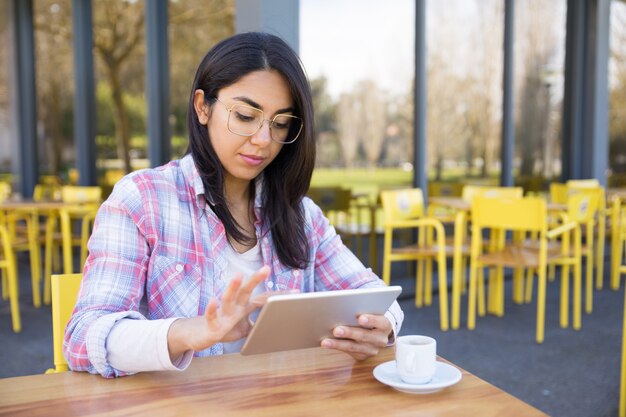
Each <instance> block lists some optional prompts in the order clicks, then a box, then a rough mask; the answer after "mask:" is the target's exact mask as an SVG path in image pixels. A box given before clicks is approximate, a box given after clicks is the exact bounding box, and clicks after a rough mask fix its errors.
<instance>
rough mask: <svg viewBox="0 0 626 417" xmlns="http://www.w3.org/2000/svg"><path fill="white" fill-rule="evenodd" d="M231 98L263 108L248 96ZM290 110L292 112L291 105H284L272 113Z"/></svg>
mask: <svg viewBox="0 0 626 417" xmlns="http://www.w3.org/2000/svg"><path fill="white" fill-rule="evenodd" d="M233 100H239V101H243V102H244V103H246V104H247V105H249V106H252V107H256V108H257V109H259V110H263V106H261V105H260V104H259V103H257V102H256V101H254V100H252V99H251V98H249V97H246V96H238V97H233ZM290 112H291V113H293V107H285V108H284V109H279V110H278V111H276V113H274V114H282V113H290Z"/></svg>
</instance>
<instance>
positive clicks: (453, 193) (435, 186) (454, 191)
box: [428, 181, 464, 197]
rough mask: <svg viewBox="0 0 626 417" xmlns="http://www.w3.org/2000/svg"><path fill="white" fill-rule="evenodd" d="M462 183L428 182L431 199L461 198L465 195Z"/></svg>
mask: <svg viewBox="0 0 626 417" xmlns="http://www.w3.org/2000/svg"><path fill="white" fill-rule="evenodd" d="M463 186H464V184H463V183H462V182H437V181H429V182H428V196H429V197H461V195H462V194H463Z"/></svg>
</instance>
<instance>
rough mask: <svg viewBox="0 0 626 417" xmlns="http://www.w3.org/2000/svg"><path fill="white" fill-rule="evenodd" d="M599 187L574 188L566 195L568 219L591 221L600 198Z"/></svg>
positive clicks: (580, 221)
mask: <svg viewBox="0 0 626 417" xmlns="http://www.w3.org/2000/svg"><path fill="white" fill-rule="evenodd" d="M602 194H603V193H602V189H601V188H586V189H579V190H576V192H574V193H570V194H569V195H568V197H567V215H568V217H569V218H570V220H573V221H575V222H578V223H587V222H589V221H591V220H592V219H593V218H594V217H595V215H596V213H597V212H598V209H599V208H600V201H601V199H602Z"/></svg>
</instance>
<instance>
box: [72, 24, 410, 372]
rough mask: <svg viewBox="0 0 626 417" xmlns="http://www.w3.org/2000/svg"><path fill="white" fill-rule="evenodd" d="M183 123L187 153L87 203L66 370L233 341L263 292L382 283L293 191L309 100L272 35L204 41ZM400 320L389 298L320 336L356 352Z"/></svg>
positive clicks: (162, 366)
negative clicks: (84, 253)
mask: <svg viewBox="0 0 626 417" xmlns="http://www.w3.org/2000/svg"><path fill="white" fill-rule="evenodd" d="M187 124H188V128H189V132H190V133H189V135H190V143H189V148H188V151H187V155H186V156H185V157H183V158H182V159H181V160H178V161H172V162H170V163H169V164H167V165H165V166H162V167H159V168H156V169H149V170H143V171H138V172H134V173H132V174H130V175H128V176H126V177H125V178H123V179H122V180H121V181H120V182H118V184H116V186H115V189H114V190H113V193H112V194H111V196H110V197H109V199H108V200H107V201H106V202H105V203H104V204H103V205H102V207H101V209H100V211H99V213H98V216H97V219H96V223H95V227H94V231H93V234H92V237H91V239H90V241H89V252H90V254H89V258H88V259H87V262H86V264H85V269H84V278H83V283H82V287H81V290H80V293H79V296H78V301H77V304H76V308H75V310H74V313H73V315H72V318H71V320H70V322H69V324H68V326H67V328H66V332H65V343H64V351H65V356H66V358H67V360H68V363H69V365H70V368H71V369H73V370H81V371H89V372H92V373H100V374H101V375H103V376H105V377H113V376H121V375H125V374H129V373H135V372H141V371H148V370H166V369H185V368H186V367H187V366H188V365H189V363H190V361H191V358H192V356H193V355H194V354H195V355H196V356H207V355H218V354H222V353H228V352H237V351H239V349H240V347H241V344H242V341H243V340H244V338H245V336H246V335H247V334H248V332H249V330H250V325H249V324H248V315H249V314H250V313H251V312H252V311H253V310H254V309H255V308H257V307H258V305H261V304H262V303H263V296H264V295H265V294H267V292H271V291H303V292H308V291H325V290H337V289H345V288H361V287H371V286H381V285H384V284H383V283H382V281H381V280H380V279H378V278H377V277H376V276H375V275H374V274H372V272H371V271H370V270H369V269H366V268H365V267H364V266H363V265H362V264H361V262H359V261H358V259H357V258H356V257H355V256H354V255H353V254H352V253H351V252H350V251H349V250H348V249H347V248H346V247H345V246H344V245H343V244H342V243H341V239H340V238H339V237H338V236H337V235H336V233H335V231H334V229H333V228H332V227H331V226H330V225H329V223H328V220H327V219H326V218H325V217H324V216H323V214H322V212H321V210H320V209H319V208H318V207H317V206H316V205H315V204H314V203H313V202H312V201H311V200H310V199H308V198H304V195H305V193H306V191H307V190H308V187H309V183H310V180H311V174H312V171H313V166H314V161H315V143H314V137H313V106H312V99H311V92H310V89H309V85H308V82H307V79H306V76H305V74H304V71H303V69H302V67H301V65H300V62H299V60H298V58H297V56H296V54H295V53H294V52H293V50H291V49H290V48H289V46H287V44H286V43H285V42H283V41H282V40H281V39H279V38H277V37H276V36H273V35H269V34H263V33H246V34H240V35H236V36H233V37H231V38H229V39H226V40H224V41H222V42H220V43H219V44H218V45H216V46H215V47H214V48H212V49H211V50H210V51H209V52H208V53H207V55H206V56H205V57H204V59H203V60H202V62H201V63H200V66H199V68H198V70H197V73H196V77H195V80H194V83H193V88H192V92H191V97H190V100H189V110H188V117H187ZM244 277H246V279H247V280H244ZM248 277H249V278H248ZM402 319H403V314H402V311H401V310H400V308H399V306H398V305H397V303H394V305H393V306H392V307H391V309H390V311H388V312H387V313H386V314H385V315H384V316H382V315H381V316H377V315H362V316H361V317H360V318H359V325H360V326H358V327H347V326H340V327H337V328H335V329H334V331H333V335H334V336H335V337H336V338H331V339H326V340H323V341H322V343H321V346H322V347H324V348H332V349H339V350H342V351H345V352H347V353H349V354H351V355H352V356H353V357H355V358H356V359H364V358H367V357H369V356H372V355H375V354H376V353H377V352H378V350H379V349H380V348H381V347H384V346H386V345H387V344H388V343H390V341H392V340H393V338H394V335H395V334H396V333H397V332H398V331H399V328H400V326H401V323H402Z"/></svg>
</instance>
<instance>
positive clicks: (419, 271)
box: [415, 259, 424, 308]
mask: <svg viewBox="0 0 626 417" xmlns="http://www.w3.org/2000/svg"><path fill="white" fill-rule="evenodd" d="M423 305H424V261H423V260H421V259H420V260H419V261H417V262H416V263H415V307H417V308H421V307H422V306H423Z"/></svg>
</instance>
